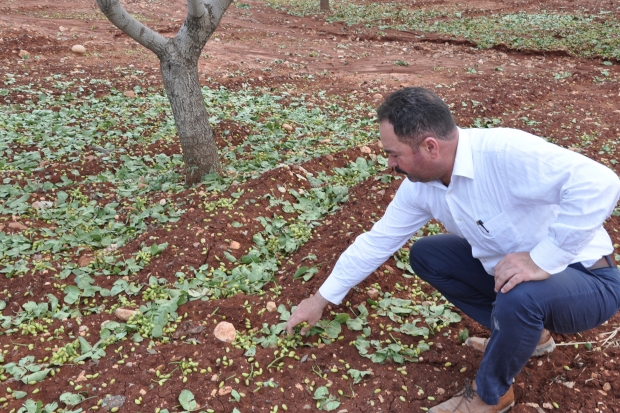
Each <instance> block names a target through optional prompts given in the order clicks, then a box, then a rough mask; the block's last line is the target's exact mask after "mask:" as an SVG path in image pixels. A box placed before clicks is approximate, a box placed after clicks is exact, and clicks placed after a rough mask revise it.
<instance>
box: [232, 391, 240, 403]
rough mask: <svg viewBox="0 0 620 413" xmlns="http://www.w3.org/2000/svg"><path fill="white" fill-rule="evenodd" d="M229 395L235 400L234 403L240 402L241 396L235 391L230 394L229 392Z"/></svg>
mask: <svg viewBox="0 0 620 413" xmlns="http://www.w3.org/2000/svg"><path fill="white" fill-rule="evenodd" d="M230 395H231V396H232V398H233V399H235V401H240V400H241V395H240V394H239V392H238V391H237V390H233V391H232V392H230Z"/></svg>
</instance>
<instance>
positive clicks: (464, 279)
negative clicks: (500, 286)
mask: <svg viewBox="0 0 620 413" xmlns="http://www.w3.org/2000/svg"><path fill="white" fill-rule="evenodd" d="M409 260H410V262H411V268H413V270H414V271H415V273H416V274H417V275H418V276H419V277H420V278H421V279H423V280H424V281H426V282H428V283H429V284H431V285H432V286H433V287H435V289H437V290H438V291H439V292H440V293H441V294H443V296H444V297H445V298H446V299H447V300H448V301H450V302H451V303H453V304H454V305H455V306H456V307H458V308H459V309H460V310H461V311H463V312H464V313H465V314H467V315H468V316H470V317H471V318H473V319H474V320H476V321H477V322H478V323H480V324H482V325H484V326H485V327H487V328H489V329H490V330H491V338H490V340H489V342H488V344H487V347H486V351H485V353H484V357H483V359H482V362H481V363H480V368H479V370H478V373H477V375H476V386H477V391H478V394H479V395H480V397H481V399H482V400H483V401H484V402H485V403H487V404H490V405H495V404H497V403H498V402H499V398H500V397H501V396H502V395H504V394H505V393H506V392H507V391H508V388H509V387H510V386H511V385H512V382H513V378H514V377H516V376H517V374H519V372H520V371H521V369H522V368H523V367H524V366H525V363H527V361H528V360H529V358H530V356H531V355H532V353H533V352H534V349H535V348H536V345H537V344H538V341H539V340H540V337H541V334H542V330H543V328H546V329H548V330H550V331H552V332H555V333H560V334H573V333H577V332H580V331H585V330H589V329H591V328H594V327H596V326H598V325H600V324H602V323H603V322H605V321H606V320H608V319H609V318H611V317H612V316H613V315H614V314H615V313H616V312H617V311H618V309H620V271H619V270H618V269H617V268H601V269H597V270H592V271H588V270H586V269H585V267H584V266H583V265H581V264H572V265H571V266H569V267H568V268H567V269H566V270H564V271H562V272H560V273H558V274H553V275H552V276H551V277H549V278H547V279H546V280H542V281H530V282H523V283H520V284H518V285H517V286H515V287H514V288H513V289H512V290H510V291H509V292H507V293H501V292H500V293H496V292H495V291H494V285H495V280H494V277H493V276H491V275H489V274H488V273H487V272H486V271H485V269H484V267H483V266H482V263H481V262H480V261H479V260H478V259H476V258H474V257H472V252H471V246H470V245H469V243H468V242H467V241H466V240H465V239H463V238H460V237H458V236H455V235H435V236H430V237H426V238H422V239H420V240H418V241H416V242H415V243H414V244H413V246H412V247H411V253H410V257H409Z"/></svg>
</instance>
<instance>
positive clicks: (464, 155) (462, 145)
mask: <svg viewBox="0 0 620 413" xmlns="http://www.w3.org/2000/svg"><path fill="white" fill-rule="evenodd" d="M458 131H459V142H458V144H457V147H456V158H455V159H454V168H452V177H455V176H463V177H465V178H469V179H474V160H473V156H472V149H471V136H470V135H469V131H466V130H465V129H461V128H459V129H458Z"/></svg>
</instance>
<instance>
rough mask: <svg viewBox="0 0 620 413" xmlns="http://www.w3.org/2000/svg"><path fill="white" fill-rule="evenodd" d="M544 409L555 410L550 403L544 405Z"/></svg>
mask: <svg viewBox="0 0 620 413" xmlns="http://www.w3.org/2000/svg"><path fill="white" fill-rule="evenodd" d="M542 407H543V409H547V410H553V405H552V404H551V403H549V402H547V403H543V405H542Z"/></svg>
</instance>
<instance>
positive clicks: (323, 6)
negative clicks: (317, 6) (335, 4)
mask: <svg viewBox="0 0 620 413" xmlns="http://www.w3.org/2000/svg"><path fill="white" fill-rule="evenodd" d="M328 10H329V0H321V11H328Z"/></svg>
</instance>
